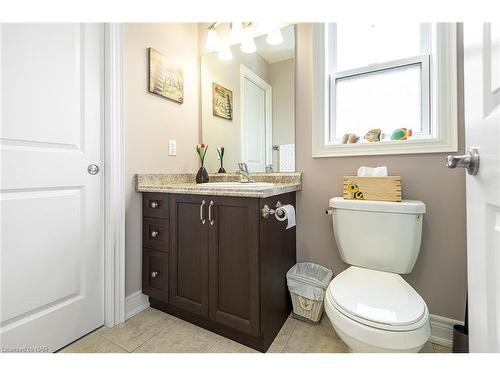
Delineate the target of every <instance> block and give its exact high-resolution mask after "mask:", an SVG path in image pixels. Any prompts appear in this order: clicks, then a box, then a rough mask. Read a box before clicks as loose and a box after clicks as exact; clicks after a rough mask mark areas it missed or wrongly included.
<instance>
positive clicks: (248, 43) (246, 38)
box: [240, 30, 257, 53]
mask: <svg viewBox="0 0 500 375" xmlns="http://www.w3.org/2000/svg"><path fill="white" fill-rule="evenodd" d="M240 49H241V51H242V52H244V53H254V52H255V51H257V46H256V45H255V40H254V39H253V37H252V35H251V34H250V32H248V31H247V30H243V39H242V41H241V46H240Z"/></svg>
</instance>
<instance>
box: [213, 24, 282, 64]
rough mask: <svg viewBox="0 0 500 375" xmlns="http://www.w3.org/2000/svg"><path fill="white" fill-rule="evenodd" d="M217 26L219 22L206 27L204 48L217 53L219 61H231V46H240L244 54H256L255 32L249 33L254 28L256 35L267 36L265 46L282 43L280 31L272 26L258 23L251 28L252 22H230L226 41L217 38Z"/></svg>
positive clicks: (275, 26)
mask: <svg viewBox="0 0 500 375" xmlns="http://www.w3.org/2000/svg"><path fill="white" fill-rule="evenodd" d="M219 25H221V24H220V23H219V22H215V23H213V24H211V25H210V26H209V27H208V29H207V30H208V31H207V41H206V44H205V48H206V49H207V51H209V52H218V54H217V56H218V57H219V59H221V60H225V61H227V60H232V58H233V53H232V52H231V46H232V45H235V44H241V45H240V49H241V51H242V52H244V53H254V52H256V51H257V46H256V45H255V39H254V36H253V33H254V32H255V30H254V31H253V32H252V31H251V30H253V29H255V28H256V29H257V35H259V33H262V34H267V36H266V42H267V44H269V45H271V46H276V45H278V44H281V43H282V42H283V35H282V34H281V30H280V29H279V27H278V26H277V25H274V24H270V23H258V24H257V25H255V24H254V26H252V22H232V23H230V24H229V28H230V32H229V37H227V38H224V39H227V40H222V39H221V38H220V37H219V35H218V33H217V30H216V28H217V26H219ZM250 26H252V27H250Z"/></svg>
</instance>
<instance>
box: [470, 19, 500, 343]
mask: <svg viewBox="0 0 500 375" xmlns="http://www.w3.org/2000/svg"><path fill="white" fill-rule="evenodd" d="M464 59H465V60H464V69H465V72H464V73H465V86H464V89H465V133H466V146H467V147H468V148H470V147H477V148H478V151H479V155H480V167H479V171H478V174H477V175H475V176H473V175H469V174H467V267H468V270H467V273H468V295H469V350H470V351H471V352H499V351H500V24H496V25H489V24H469V23H465V24H464Z"/></svg>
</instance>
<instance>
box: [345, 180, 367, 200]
mask: <svg viewBox="0 0 500 375" xmlns="http://www.w3.org/2000/svg"><path fill="white" fill-rule="evenodd" d="M347 190H348V191H349V193H351V198H352V199H365V198H364V197H363V193H362V192H361V191H359V186H358V185H357V184H355V183H354V182H351V183H350V184H349V185H347Z"/></svg>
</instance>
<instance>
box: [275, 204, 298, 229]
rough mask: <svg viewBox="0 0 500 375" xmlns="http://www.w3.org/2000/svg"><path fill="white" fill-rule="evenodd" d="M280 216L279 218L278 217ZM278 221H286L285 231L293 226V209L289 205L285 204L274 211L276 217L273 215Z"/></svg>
mask: <svg viewBox="0 0 500 375" xmlns="http://www.w3.org/2000/svg"><path fill="white" fill-rule="evenodd" d="M280 215H281V216H280ZM274 216H275V217H276V219H277V220H278V221H285V220H288V223H287V225H286V229H290V228H292V227H294V226H295V224H296V223H295V208H294V207H293V206H292V205H291V204H285V205H284V206H281V207H279V208H278V209H276V215H274Z"/></svg>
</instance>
